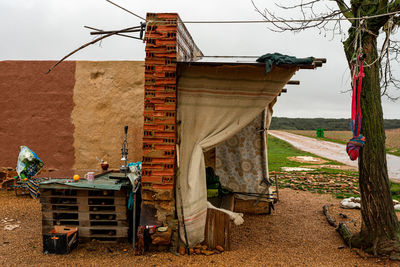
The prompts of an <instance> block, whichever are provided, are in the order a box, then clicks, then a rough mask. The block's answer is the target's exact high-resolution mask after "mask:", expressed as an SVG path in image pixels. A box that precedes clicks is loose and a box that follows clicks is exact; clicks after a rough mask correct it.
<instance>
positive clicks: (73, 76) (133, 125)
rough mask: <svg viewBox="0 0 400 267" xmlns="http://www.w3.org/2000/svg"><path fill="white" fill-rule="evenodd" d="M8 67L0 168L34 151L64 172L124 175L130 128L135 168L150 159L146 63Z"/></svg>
mask: <svg viewBox="0 0 400 267" xmlns="http://www.w3.org/2000/svg"><path fill="white" fill-rule="evenodd" d="M54 63H55V62H54V61H0V92H1V98H0V107H1V112H0V121H1V123H0V151H1V153H0V167H13V168H15V166H16V162H17V157H18V152H19V146H20V145H26V146H28V147H29V148H31V149H32V150H33V151H35V152H36V153H37V154H38V156H39V157H40V158H41V159H42V160H43V161H44V162H45V167H47V168H54V169H59V170H70V169H85V170H86V169H98V168H99V164H98V162H97V161H96V157H99V158H103V159H104V160H107V161H108V162H109V163H110V166H111V168H119V166H120V164H121V161H120V152H121V151H120V148H121V144H122V140H123V126H124V125H128V126H129V131H128V142H129V155H128V159H129V160H130V161H138V160H141V158H142V136H143V106H144V102H143V101H144V100H143V99H144V89H143V88H144V62H134V61H113V62H110V61H108V62H89V61H87V62H85V61H77V62H75V61H66V62H63V63H62V64H60V65H59V66H58V67H57V68H55V69H54V70H53V71H52V72H51V73H50V74H48V75H46V74H44V73H45V72H46V71H47V70H48V68H49V67H50V66H52V65H53V64H54Z"/></svg>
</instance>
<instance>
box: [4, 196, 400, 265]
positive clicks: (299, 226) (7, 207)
mask: <svg viewBox="0 0 400 267" xmlns="http://www.w3.org/2000/svg"><path fill="white" fill-rule="evenodd" d="M280 199H281V201H280V202H279V203H278V204H277V205H276V210H275V211H273V213H272V215H264V216H261V215H260V216H245V222H244V224H243V225H241V226H235V227H233V231H232V249H233V250H232V251H228V252H224V253H221V254H218V255H212V256H187V255H186V256H176V255H173V254H172V253H147V254H146V255H145V256H134V255H133V250H132V248H131V245H130V244H118V245H110V244H107V245H98V244H92V243H89V244H86V245H84V244H81V245H80V246H79V247H78V248H77V249H75V250H74V251H72V253H71V254H69V255H43V254H42V244H41V242H42V239H41V238H42V236H41V211H40V203H39V201H37V200H33V199H30V198H28V197H18V198H17V197H15V196H14V194H13V193H11V192H4V191H0V221H1V219H4V218H8V219H15V221H20V223H21V226H20V227H18V228H16V229H14V230H12V231H6V230H4V223H1V222H0V266H10V265H14V266H28V265H29V266H32V265H34V266H38V265H41V266H43V265H54V264H57V265H58V266H64V265H82V266H86V265H92V266H111V265H114V266H127V265H137V266H188V265H190V266H238V265H242V266H374V265H379V266H384V265H386V266H387V265H392V266H398V263H394V262H389V261H387V260H382V259H376V258H362V257H360V256H359V255H357V254H356V253H355V252H354V251H353V252H352V251H350V249H349V248H342V247H341V246H343V242H342V240H341V238H340V236H339V235H338V234H337V233H336V231H335V230H334V228H333V227H331V226H329V225H328V223H327V221H326V219H325V217H324V215H323V214H322V206H323V205H324V204H334V205H335V206H332V208H331V210H332V211H333V212H336V213H337V214H338V212H342V213H344V214H347V215H348V216H349V218H348V220H352V219H354V220H355V221H357V220H358V222H359V211H357V210H343V209H339V208H337V207H338V203H339V200H338V199H334V198H332V196H331V195H328V194H315V193H314V194H313V193H310V192H304V191H294V190H291V189H282V190H281V191H280ZM335 207H336V209H337V211H335ZM357 214H358V215H357ZM356 225H357V222H356ZM124 249H126V250H127V251H124Z"/></svg>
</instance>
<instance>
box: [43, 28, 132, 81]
mask: <svg viewBox="0 0 400 267" xmlns="http://www.w3.org/2000/svg"><path fill="white" fill-rule="evenodd" d="M132 28H134V27H129V28H126V29H122V30H121V31H117V32H113V33H110V34H106V35H104V36H102V37H99V38H97V39H94V40H93V41H91V42H89V43H86V44H84V45H82V46H81V47H79V48H77V49H75V50H74V51H72V52H71V53H69V54H68V55H66V56H65V57H63V58H62V59H60V60H59V61H58V62H57V63H56V64H54V65H53V66H51V68H50V69H49V70H48V71H47V72H46V74H49V73H50V71H52V70H53V69H54V68H55V67H56V66H57V65H58V64H60V63H61V62H63V61H64V60H65V59H66V58H68V57H70V56H72V55H73V54H75V53H76V52H78V51H79V50H81V49H83V48H85V47H87V46H89V45H92V44H95V43H97V42H98V41H101V40H103V39H105V38H107V37H110V36H112V35H115V34H118V33H119V32H122V31H127V30H130V29H132Z"/></svg>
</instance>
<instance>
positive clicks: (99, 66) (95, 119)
mask: <svg viewBox="0 0 400 267" xmlns="http://www.w3.org/2000/svg"><path fill="white" fill-rule="evenodd" d="M75 79H76V83H75V87H74V94H73V100H74V104H75V106H74V109H73V111H72V116H71V118H72V123H73V125H74V126H75V131H74V148H75V149H74V151H75V164H74V169H84V168H95V167H97V166H98V162H97V160H96V157H97V158H99V159H104V160H106V161H107V162H108V163H109V164H110V166H111V167H113V168H119V165H121V160H120V159H121V145H122V141H123V137H124V129H123V127H124V125H128V127H129V129H128V144H129V154H128V159H129V161H139V160H141V158H142V136H143V108H144V103H143V101H144V62H132V61H131V62H128V61H117V62H115V61H114V62H93V61H91V62H84V61H78V62H77V63H76V74H75Z"/></svg>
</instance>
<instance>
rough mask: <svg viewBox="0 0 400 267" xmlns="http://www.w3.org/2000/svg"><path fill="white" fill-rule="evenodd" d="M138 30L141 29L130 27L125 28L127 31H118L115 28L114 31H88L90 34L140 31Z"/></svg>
mask: <svg viewBox="0 0 400 267" xmlns="http://www.w3.org/2000/svg"><path fill="white" fill-rule="evenodd" d="M136 28H140V26H138V27H136ZM140 31H141V29H132V30H127V31H119V30H116V31H96V32H90V35H98V34H109V33H114V32H123V33H126V32H140Z"/></svg>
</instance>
